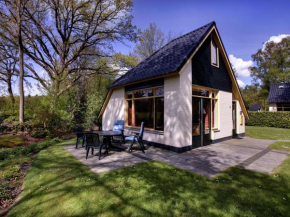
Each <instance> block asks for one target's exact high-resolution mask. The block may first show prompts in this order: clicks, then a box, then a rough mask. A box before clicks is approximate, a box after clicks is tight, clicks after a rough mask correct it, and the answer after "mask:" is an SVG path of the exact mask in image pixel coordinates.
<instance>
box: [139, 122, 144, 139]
mask: <svg viewBox="0 0 290 217" xmlns="http://www.w3.org/2000/svg"><path fill="white" fill-rule="evenodd" d="M143 133H144V122H142V123H141V128H140V132H139V136H138V137H139V138H140V139H142V138H143Z"/></svg>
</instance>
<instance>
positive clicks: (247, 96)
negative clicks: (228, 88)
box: [241, 84, 267, 110]
mask: <svg viewBox="0 0 290 217" xmlns="http://www.w3.org/2000/svg"><path fill="white" fill-rule="evenodd" d="M241 92H242V95H243V99H244V102H245V104H246V108H247V109H249V108H250V107H251V106H252V105H254V104H259V105H261V106H262V108H263V110H266V108H267V107H266V102H265V100H263V97H261V96H260V93H261V89H260V87H259V86H258V85H255V84H252V85H246V86H245V87H244V88H242V89H241Z"/></svg>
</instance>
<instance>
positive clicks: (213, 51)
mask: <svg viewBox="0 0 290 217" xmlns="http://www.w3.org/2000/svg"><path fill="white" fill-rule="evenodd" d="M211 62H212V64H214V65H218V51H217V46H216V44H215V42H214V41H212V43H211Z"/></svg>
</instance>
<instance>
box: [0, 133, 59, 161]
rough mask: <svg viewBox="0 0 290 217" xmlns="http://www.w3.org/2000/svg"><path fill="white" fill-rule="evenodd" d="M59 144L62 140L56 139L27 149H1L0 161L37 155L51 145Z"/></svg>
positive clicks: (35, 144)
mask: <svg viewBox="0 0 290 217" xmlns="http://www.w3.org/2000/svg"><path fill="white" fill-rule="evenodd" d="M58 142H61V139H59V138H55V139H52V140H47V141H43V142H41V143H33V144H30V145H29V146H26V147H15V148H7V149H0V161H3V160H5V159H7V158H11V157H12V158H13V157H17V156H21V155H22V156H27V155H31V154H36V153H38V152H39V151H41V150H42V149H44V148H47V147H49V146H51V145H54V144H56V143H58Z"/></svg>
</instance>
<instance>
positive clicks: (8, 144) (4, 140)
mask: <svg viewBox="0 0 290 217" xmlns="http://www.w3.org/2000/svg"><path fill="white" fill-rule="evenodd" d="M26 144H27V140H25V139H23V138H21V137H20V136H0V148H12V147H14V146H19V145H26Z"/></svg>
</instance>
